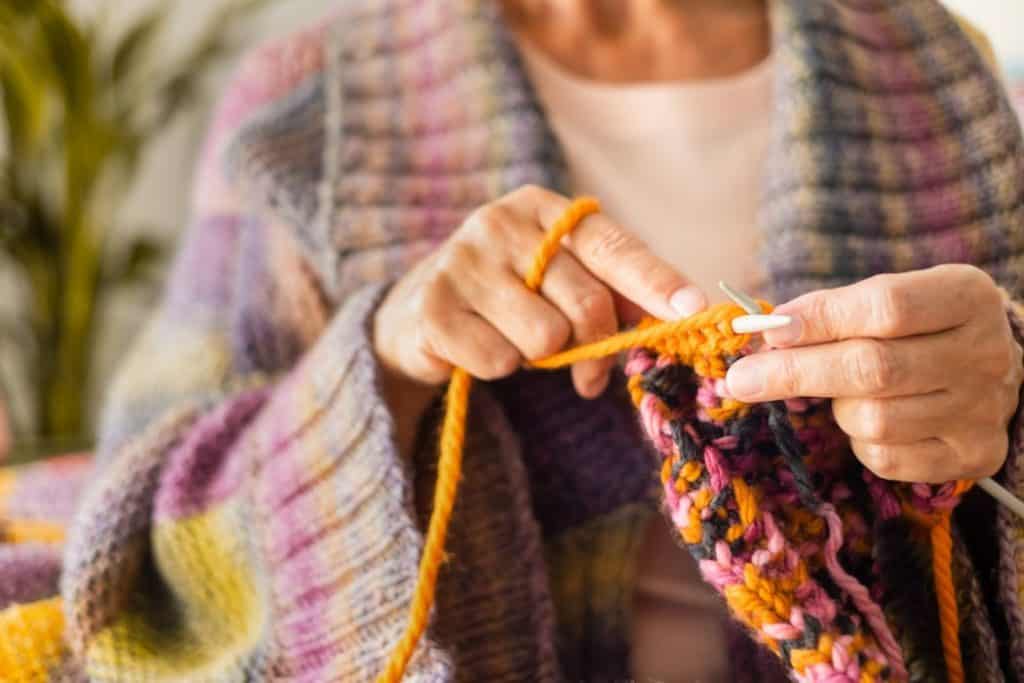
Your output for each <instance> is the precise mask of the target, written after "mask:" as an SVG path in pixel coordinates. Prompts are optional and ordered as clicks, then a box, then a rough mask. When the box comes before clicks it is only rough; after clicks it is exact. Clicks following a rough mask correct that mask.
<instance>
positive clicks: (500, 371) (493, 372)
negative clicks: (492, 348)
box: [480, 345, 521, 380]
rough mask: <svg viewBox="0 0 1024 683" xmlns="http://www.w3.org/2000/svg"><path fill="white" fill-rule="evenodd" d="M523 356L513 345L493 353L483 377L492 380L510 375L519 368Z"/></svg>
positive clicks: (485, 367)
mask: <svg viewBox="0 0 1024 683" xmlns="http://www.w3.org/2000/svg"><path fill="white" fill-rule="evenodd" d="M520 361H521V357H520V355H519V352H518V351H516V350H515V349H514V348H513V347H512V346H511V345H507V346H506V347H505V348H504V349H501V350H499V351H496V352H494V353H493V354H491V357H490V359H489V361H488V362H487V363H486V364H485V366H484V369H483V371H482V374H481V376H480V378H481V379H486V380H492V379H501V378H502V377H508V376H509V375H511V374H513V373H515V372H516V370H518V369H519V363H520Z"/></svg>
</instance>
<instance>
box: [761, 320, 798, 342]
mask: <svg viewBox="0 0 1024 683" xmlns="http://www.w3.org/2000/svg"><path fill="white" fill-rule="evenodd" d="M789 317H790V318H791V320H790V323H789V324H788V325H786V326H785V327H777V328H775V329H774V330H766V331H765V333H764V340H765V342H767V343H768V345H769V346H788V345H790V344H795V343H797V342H798V341H800V337H801V336H802V335H803V333H804V324H803V321H802V320H801V319H800V316H798V315H791V316H789Z"/></svg>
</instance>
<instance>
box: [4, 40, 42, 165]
mask: <svg viewBox="0 0 1024 683" xmlns="http://www.w3.org/2000/svg"><path fill="white" fill-rule="evenodd" d="M31 66H32V65H31V62H29V61H28V60H26V59H25V55H21V54H18V53H16V52H15V51H14V49H13V47H12V46H10V45H8V44H0V99H2V102H3V113H4V116H5V120H6V124H7V134H8V138H9V140H10V145H11V147H12V155H19V154H20V153H21V150H25V149H31V148H33V147H34V146H35V145H36V144H37V143H38V142H39V140H40V138H41V137H42V134H43V131H44V129H45V127H46V97H45V94H44V93H45V89H44V88H41V87H39V85H40V84H39V81H40V80H41V79H39V78H38V77H37V76H38V74H33V73H31V72H30V70H29V69H30V67H31Z"/></svg>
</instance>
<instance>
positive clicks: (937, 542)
mask: <svg viewBox="0 0 1024 683" xmlns="http://www.w3.org/2000/svg"><path fill="white" fill-rule="evenodd" d="M949 518H950V512H949V511H946V512H943V513H942V514H940V515H939V518H938V520H937V521H936V522H935V523H934V524H933V525H932V527H931V543H932V578H933V580H934V582H935V598H936V601H937V602H938V606H939V632H940V633H941V636H942V656H943V657H944V658H945V660H946V678H947V679H948V681H949V683H964V665H963V658H962V655H961V653H960V614H959V612H958V611H957V605H956V587H955V586H954V584H953V538H952V533H951V531H950V523H949Z"/></svg>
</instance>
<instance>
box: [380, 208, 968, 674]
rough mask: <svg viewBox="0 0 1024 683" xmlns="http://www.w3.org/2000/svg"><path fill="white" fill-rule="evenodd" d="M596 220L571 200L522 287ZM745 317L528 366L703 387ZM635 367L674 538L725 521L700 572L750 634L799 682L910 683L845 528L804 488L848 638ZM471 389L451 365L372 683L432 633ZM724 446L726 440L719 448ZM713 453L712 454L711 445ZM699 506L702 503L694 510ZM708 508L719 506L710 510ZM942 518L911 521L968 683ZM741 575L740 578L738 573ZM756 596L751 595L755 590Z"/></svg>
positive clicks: (798, 471) (667, 330)
mask: <svg viewBox="0 0 1024 683" xmlns="http://www.w3.org/2000/svg"><path fill="white" fill-rule="evenodd" d="M599 211H600V205H599V203H598V202H597V201H596V200H595V199H592V198H580V199H577V200H575V201H573V202H572V203H571V205H570V206H569V207H568V208H567V209H566V211H565V213H564V214H563V215H562V216H561V217H560V218H559V220H558V221H557V222H556V223H555V224H554V225H553V226H552V227H551V229H550V230H549V231H548V234H547V235H546V236H545V238H544V240H543V242H542V244H541V245H540V247H539V248H538V250H537V253H536V255H535V257H534V260H533V263H532V267H531V268H530V270H529V272H528V273H527V275H526V277H525V278H524V282H525V284H526V285H527V287H529V288H530V289H532V290H534V291H537V290H538V289H539V288H540V285H541V282H542V280H543V277H544V272H545V270H546V268H547V266H548V264H549V263H550V261H551V259H552V258H553V257H554V255H555V254H556V253H557V252H558V250H559V248H560V246H561V241H562V238H563V237H564V236H566V235H568V234H569V233H571V232H572V231H573V230H574V229H575V228H576V227H577V226H578V225H579V224H580V223H581V222H582V221H583V220H584V219H585V218H586V217H587V216H589V215H591V214H594V213H598V212H599ZM763 307H764V308H765V309H766V312H767V310H770V307H769V306H767V305H766V304H764V305H763ZM744 313H745V312H744V311H743V310H742V309H741V308H739V307H738V306H735V305H733V304H722V305H718V306H714V307H712V308H710V309H708V310H706V311H704V312H701V313H698V314H696V315H693V316H691V317H689V318H686V319H683V320H679V321H673V322H661V321H655V320H647V321H644V322H643V323H641V325H639V326H638V327H637V328H635V329H633V330H629V331H626V332H622V333H620V334H616V335H614V336H611V337H608V338H606V339H604V340H601V341H598V342H595V343H592V344H587V345H583V346H580V347H576V348H573V349H569V350H567V351H564V352H561V353H558V354H555V355H554V356H551V357H548V358H546V359H543V360H541V361H537V362H534V363H533V364H532V365H533V367H535V368H538V369H555V368H561V367H565V366H568V365H571V364H573V363H575V362H578V361H580V360H586V359H596V358H602V357H606V356H609V355H612V354H616V353H619V352H622V351H630V350H634V351H635V350H647V351H648V352H649V351H651V350H653V351H656V352H658V353H659V354H667V355H665V356H663V357H670V358H671V359H672V360H673V361H674V362H678V363H681V364H682V365H684V366H686V367H688V368H692V371H693V372H694V373H695V376H697V377H699V378H704V381H706V382H714V381H716V380H717V381H721V378H723V377H724V376H725V372H726V370H727V364H728V359H730V358H735V357H737V356H739V355H740V354H741V353H742V352H743V351H744V349H746V348H748V346H749V343H750V339H751V337H750V335H749V334H736V333H734V332H733V331H732V329H731V326H730V323H731V320H732V319H734V318H736V317H738V316H740V315H743V314H744ZM631 364H632V365H633V366H634V368H639V370H637V373H638V374H636V375H635V376H633V377H631V380H630V391H631V394H632V395H633V398H634V402H635V403H637V407H638V409H640V412H641V420H642V421H645V427H646V428H647V430H648V434H649V436H651V437H652V440H654V441H655V442H656V446H657V447H658V448H659V450H661V451H662V452H663V453H672V454H674V457H672V458H666V460H665V461H664V466H663V468H662V480H663V482H664V484H665V486H666V502H667V504H668V507H669V508H670V509H671V510H672V516H673V521H674V522H676V525H677V527H678V528H679V529H680V533H681V535H682V537H683V540H684V542H686V543H687V544H688V547H691V551H692V549H693V548H698V549H699V548H700V547H701V546H700V545H699V544H694V543H695V541H696V540H697V539H699V537H700V535H701V533H702V525H703V524H704V523H705V520H702V519H701V514H704V515H705V516H707V515H709V514H710V515H711V516H712V517H715V518H718V519H720V520H721V521H722V524H725V520H726V519H728V520H729V521H731V522H732V524H731V526H729V529H728V531H727V532H726V534H725V538H722V539H718V541H717V542H715V543H712V544H710V545H709V546H708V548H710V549H709V550H707V552H706V555H707V557H706V559H703V560H701V568H702V571H703V572H704V574H705V577H706V578H708V579H709V580H710V581H711V582H712V583H713V584H714V585H715V586H716V587H717V588H719V590H721V591H722V592H723V594H724V595H725V596H726V599H727V602H728V603H729V607H730V610H731V611H732V612H733V613H734V615H735V616H736V617H737V618H739V619H740V620H741V621H743V622H744V623H746V624H747V625H748V626H750V627H751V628H752V629H753V630H754V631H755V633H756V635H757V636H758V637H759V638H760V639H761V640H762V642H764V643H765V644H767V645H768V646H769V647H771V648H772V649H773V650H774V651H775V652H776V653H777V654H779V655H780V656H782V657H783V659H784V661H785V663H786V665H787V667H789V668H791V669H792V670H793V672H794V674H795V675H796V679H797V680H799V681H826V680H827V681H836V682H838V681H850V682H851V683H852V682H854V681H856V682H857V683H867V682H868V681H890V680H905V679H906V678H907V673H906V669H905V667H904V665H903V662H902V654H901V652H900V649H899V646H898V645H897V643H896V640H895V638H894V637H893V635H892V633H891V632H890V631H889V628H888V625H887V624H886V622H885V619H884V616H883V615H882V613H881V609H880V608H879V606H878V605H877V604H875V603H873V602H872V600H871V598H870V596H869V592H868V590H867V588H866V587H865V586H864V585H862V584H861V583H860V582H859V581H858V580H857V579H856V578H855V577H854V576H852V575H850V574H849V573H847V572H846V571H845V570H844V569H843V567H842V566H841V564H840V561H839V559H838V556H839V551H840V546H842V545H843V535H842V534H843V529H842V522H841V521H840V517H839V515H838V514H837V513H836V511H835V509H834V508H833V507H832V505H831V504H830V503H825V502H823V501H821V500H817V499H816V498H815V496H814V494H813V493H811V492H810V487H809V484H808V485H807V486H805V487H803V489H802V493H801V495H800V498H801V500H800V502H799V504H800V505H802V506H803V508H804V510H797V511H796V512H797V513H799V514H797V517H799V516H800V515H801V514H802V515H805V516H806V515H807V512H806V509H810V511H811V514H812V516H817V518H819V519H820V520H823V521H824V522H825V524H820V523H819V526H820V527H821V528H822V534H823V540H824V543H823V544H822V545H823V546H824V548H823V550H822V554H823V555H822V558H820V564H821V565H822V566H821V567H820V569H821V570H823V571H827V572H828V573H829V574H830V575H831V577H832V581H833V582H834V583H835V585H837V586H840V587H841V588H842V589H843V590H844V591H845V595H846V599H847V600H849V602H850V603H852V604H853V605H855V607H856V613H855V614H854V615H853V616H852V618H851V619H848V620H845V621H844V623H847V622H849V623H850V624H853V628H854V632H850V633H841V632H839V631H837V630H836V629H835V628H833V629H832V630H829V626H828V625H827V624H825V621H826V620H825V619H823V618H822V615H821V614H820V613H816V612H815V607H814V606H813V605H812V606H811V607H807V608H806V609H804V608H802V607H801V606H799V605H796V604H791V603H793V602H794V601H796V600H797V598H796V596H797V595H801V596H805V597H806V596H808V595H810V596H811V597H808V598H807V600H808V602H809V603H810V601H811V598H814V600H817V602H816V603H814V605H818V606H820V604H821V603H823V602H829V601H828V600H827V599H825V597H823V592H822V589H821V588H820V587H819V586H817V585H816V584H814V582H813V581H812V580H811V578H810V573H811V572H810V569H809V568H808V566H807V562H806V561H805V560H806V558H802V557H797V556H796V554H795V552H794V551H792V550H786V549H785V548H784V545H785V544H784V543H783V542H782V538H783V537H784V535H785V534H783V533H782V532H781V531H780V529H779V527H780V526H781V525H782V523H781V522H780V521H779V520H777V519H776V516H775V515H773V514H772V513H771V512H768V511H761V510H760V509H759V504H760V502H761V498H762V495H761V493H759V492H758V491H755V490H754V489H752V488H751V487H750V486H749V485H748V484H747V482H746V481H745V480H744V478H742V477H734V478H731V479H730V478H728V477H723V476H722V471H721V469H722V468H719V467H718V465H717V464H716V463H712V462H711V460H710V459H709V460H708V461H707V462H706V463H704V464H702V463H700V462H698V460H697V459H694V458H690V459H687V458H686V457H683V456H684V455H686V454H684V453H683V451H687V453H689V454H690V455H692V451H694V450H696V444H695V443H693V442H692V436H687V435H686V433H685V432H686V430H685V429H680V428H678V425H677V428H675V429H674V433H675V434H676V436H677V437H678V439H679V440H680V441H679V443H676V444H672V443H669V442H668V439H667V437H666V436H665V434H666V431H668V430H667V429H666V428H665V427H666V420H665V413H666V410H664V406H657V405H656V404H657V403H658V401H657V400H656V399H655V398H654V397H653V396H652V395H651V394H645V393H644V391H643V390H642V388H641V387H642V385H643V382H644V378H645V376H644V375H643V374H642V373H643V372H648V375H647V378H648V379H649V378H650V370H651V369H652V368H656V367H658V365H659V363H658V361H657V360H655V359H654V357H653V356H652V355H650V353H647V355H644V354H640V355H638V356H637V357H636V358H634V359H633V360H631ZM628 372H629V367H628V366H627V373H628ZM471 388H472V378H471V377H470V376H469V374H468V373H467V372H466V371H465V370H463V369H461V368H456V369H455V370H454V371H453V373H452V377H451V380H450V383H449V385H448V390H447V394H446V409H445V416H444V422H443V426H442V431H441V438H440V455H439V460H438V473H437V483H436V488H435V491H434V498H433V510H432V513H431V517H430V522H429V525H428V529H427V534H426V540H425V544H424V548H423V554H422V557H421V560H420V566H419V574H418V577H417V583H416V589H415V592H414V595H413V598H412V603H411V607H410V612H409V620H408V623H407V626H406V629H405V631H404V633H403V635H402V637H401V639H400V640H399V641H398V643H397V644H396V646H395V647H394V649H393V651H392V653H391V656H390V658H389V660H388V662H387V664H386V666H385V668H384V670H383V671H382V672H381V674H380V675H379V677H378V679H377V681H378V683H398V682H399V681H401V679H402V677H403V676H404V674H405V671H406V669H407V667H408V665H409V662H410V660H411V659H412V656H413V653H414V652H415V649H416V646H417V644H418V643H419V641H420V640H421V638H422V636H423V634H424V632H425V631H426V628H427V624H428V621H429V617H430V611H431V608H432V606H433V604H434V597H435V592H436V588H437V578H438V573H439V572H440V568H441V565H442V563H443V561H444V548H445V540H446V535H447V530H448V526H449V522H450V520H451V516H452V511H453V508H454V505H455V499H456V494H457V492H458V486H459V480H460V477H461V471H462V452H463V446H464V441H465V433H466V415H467V410H468V403H469V393H470V390H471ZM652 401H653V402H652ZM751 408H752V407H751V406H747V405H745V404H742V403H740V402H739V401H735V400H733V399H729V398H724V399H722V400H720V401H716V402H714V405H708V406H704V407H703V408H702V410H703V413H702V414H703V415H704V416H705V417H706V418H707V419H708V420H712V421H718V422H722V421H726V420H730V419H734V418H736V417H737V416H742V415H748V414H749V413H750V411H751ZM768 414H770V418H769V419H770V421H771V422H772V432H775V433H776V434H777V435H779V436H778V438H777V439H776V441H777V445H778V449H779V450H781V451H790V452H784V453H782V457H784V458H785V464H786V465H787V467H789V469H790V471H791V473H792V478H793V479H794V480H796V481H800V480H805V481H806V482H809V481H810V478H809V476H808V474H807V472H806V471H805V469H804V465H803V463H802V462H801V455H802V453H801V452H800V450H799V448H800V446H799V441H798V440H797V439H796V438H795V436H794V434H793V433H792V431H793V430H792V427H791V426H790V425H789V423H788V420H787V418H786V416H785V414H784V412H781V413H780V409H778V407H776V408H775V409H774V410H773V409H772V408H771V406H769V407H768ZM787 430H788V431H787ZM726 441H728V439H726V440H725V441H722V443H725V442H726ZM730 443H731V442H730ZM680 444H681V445H680ZM787 444H788V445H787ZM711 452H714V449H713V448H712V451H711ZM716 457H717V456H716ZM705 465H706V466H705ZM709 483H710V486H709ZM698 485H699V486H698ZM968 485H969V484H966V483H958V484H957V489H956V494H957V495H958V494H959V493H961V492H962V491H963V490H965V489H966V487H967V486H968ZM688 487H691V488H690V489H688ZM798 488H799V487H798ZM726 489H728V491H726ZM727 494H728V495H727ZM726 500H729V501H731V502H730V503H729V504H728V505H729V506H730V507H729V509H728V510H727V509H726V503H724V502H723V501H726ZM694 501H697V503H698V504H697V505H694V504H693V502H694ZM715 505H718V507H717V508H714V506H715ZM700 507H703V512H701V510H698V508H700ZM713 508H714V509H713ZM776 512H780V511H776ZM908 512H912V511H911V510H908ZM949 512H950V510H949V509H945V510H943V511H942V512H940V513H939V514H938V515H936V516H932V517H928V518H924V517H923V516H921V515H918V516H917V517H916V518H915V519H916V521H918V522H920V523H924V524H927V525H928V526H929V528H930V530H931V544H932V560H933V569H934V582H935V589H936V590H935V593H936V597H937V600H938V604H939V610H938V611H939V616H940V621H941V628H940V631H941V634H942V647H943V653H944V656H945V662H946V668H947V675H948V680H949V683H963V681H964V671H963V665H962V661H961V654H960V644H959V634H958V624H959V618H958V615H957V605H956V596H955V590H954V586H953V577H952V572H951V557H950V553H951V540H950V527H949ZM911 516H912V517H914V515H913V514H911ZM758 533H764V535H765V539H766V540H765V545H764V546H763V548H762V549H761V550H758V551H756V552H755V553H754V557H755V558H756V561H755V562H754V563H751V562H746V563H745V564H744V563H738V562H737V558H735V557H733V552H732V549H731V547H730V543H731V544H733V545H734V544H735V543H736V542H739V540H740V539H741V538H752V537H753V536H756V535H757V534H758ZM769 537H770V539H769ZM691 544H694V545H691ZM804 545H807V544H804ZM702 552H703V551H702ZM759 553H760V554H759ZM787 553H788V555H787ZM772 555H786V557H785V558H784V560H783V564H784V565H785V566H786V567H788V568H789V569H790V570H792V571H791V574H792V575H790V576H784V577H777V576H771V575H770V571H771V570H770V562H768V561H767V560H766V558H768V557H769V556H772ZM759 567H760V569H763V570H764V574H763V575H759V574H758V572H759V571H760V570H759ZM737 572H739V576H737V575H736V574H737ZM794 582H796V583H794ZM797 583H799V585H798V586H797V585H796V584H797ZM797 589H798V590H797ZM751 590H753V591H754V592H753V593H751ZM773 590H778V591H786V590H788V591H789V592H788V593H785V594H783V593H781V592H780V593H779V594H777V595H775V596H774V597H773V596H771V595H768V596H767V597H768V600H769V602H768V603H765V602H764V597H765V596H764V595H763V594H764V593H765V592H767V593H769V594H770V593H771V592H772V591H773ZM759 591H760V593H758V592H759ZM836 604H838V603H836ZM829 609H831V610H833V612H834V610H835V609H836V607H835V605H832V606H831V607H830V608H829ZM861 622H866V624H867V626H868V630H863V629H860V628H859V626H858V624H859V623H861ZM783 643H785V645H783Z"/></svg>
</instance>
